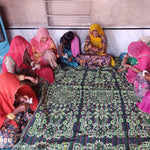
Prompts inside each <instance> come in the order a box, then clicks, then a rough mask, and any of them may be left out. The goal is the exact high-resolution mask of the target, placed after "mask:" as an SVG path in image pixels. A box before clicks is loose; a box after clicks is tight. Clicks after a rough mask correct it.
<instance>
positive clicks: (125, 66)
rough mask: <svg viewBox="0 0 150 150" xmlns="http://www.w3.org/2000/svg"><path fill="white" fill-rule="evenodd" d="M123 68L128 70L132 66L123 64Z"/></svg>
mask: <svg viewBox="0 0 150 150" xmlns="http://www.w3.org/2000/svg"><path fill="white" fill-rule="evenodd" d="M123 67H124V68H126V69H127V70H128V69H131V68H132V65H128V64H124V65H123Z"/></svg>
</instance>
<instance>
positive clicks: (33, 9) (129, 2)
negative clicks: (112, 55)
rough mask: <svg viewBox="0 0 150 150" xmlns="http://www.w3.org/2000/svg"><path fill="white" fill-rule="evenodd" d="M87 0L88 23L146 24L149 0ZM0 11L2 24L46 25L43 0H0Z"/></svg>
mask: <svg viewBox="0 0 150 150" xmlns="http://www.w3.org/2000/svg"><path fill="white" fill-rule="evenodd" d="M87 1H90V0H87ZM91 1H92V3H91V5H92V19H91V23H93V22H97V23H100V24H101V25H102V26H103V27H104V28H108V27H109V28H110V27H150V19H149V14H150V1H149V0H91ZM62 5H64V3H62ZM60 9H61V7H60ZM83 9H84V8H83ZM76 11H78V10H76ZM0 13H1V14H2V17H3V18H4V19H5V21H4V22H5V24H6V27H10V26H11V27H12V26H18V27H21V26H23V27H39V26H46V25H47V18H46V12H45V4H44V0H0Z"/></svg>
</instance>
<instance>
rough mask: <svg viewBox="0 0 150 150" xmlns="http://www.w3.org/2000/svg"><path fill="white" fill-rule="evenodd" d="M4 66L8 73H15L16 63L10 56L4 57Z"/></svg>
mask: <svg viewBox="0 0 150 150" xmlns="http://www.w3.org/2000/svg"><path fill="white" fill-rule="evenodd" d="M4 63H5V66H6V68H7V71H8V72H11V73H13V74H15V73H16V69H15V68H16V63H15V61H14V60H13V58H12V57H11V56H6V57H5V59H4Z"/></svg>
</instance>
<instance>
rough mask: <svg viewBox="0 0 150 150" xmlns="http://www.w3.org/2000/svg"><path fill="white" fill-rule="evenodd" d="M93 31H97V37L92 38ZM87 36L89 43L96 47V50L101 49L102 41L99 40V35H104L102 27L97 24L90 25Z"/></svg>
mask: <svg viewBox="0 0 150 150" xmlns="http://www.w3.org/2000/svg"><path fill="white" fill-rule="evenodd" d="M93 31H97V32H98V34H99V37H94V36H93ZM89 35H90V38H91V43H92V44H93V45H97V47H98V48H101V47H102V40H101V38H100V35H104V32H103V29H102V27H101V26H100V25H99V24H92V25H91V26H90V28H89Z"/></svg>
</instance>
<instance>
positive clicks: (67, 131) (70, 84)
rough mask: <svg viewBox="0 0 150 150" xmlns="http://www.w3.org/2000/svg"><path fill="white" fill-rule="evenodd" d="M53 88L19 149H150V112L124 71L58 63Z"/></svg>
mask: <svg viewBox="0 0 150 150" xmlns="http://www.w3.org/2000/svg"><path fill="white" fill-rule="evenodd" d="M119 60H120V59H119ZM115 61H116V65H117V66H119V65H120V63H121V61H120V62H119V64H117V60H116V59H115ZM115 67H116V66H115ZM47 89H48V90H46V91H43V94H42V95H43V96H42V97H41V101H40V104H39V105H38V108H37V110H36V113H35V114H34V115H33V117H32V119H31V121H30V123H29V124H28V126H27V128H26V131H25V132H24V134H23V135H22V136H21V140H20V141H19V143H18V144H17V145H16V146H15V148H16V149H23V148H25V149H26V148H27V149H50V150H51V149H62V150H77V149H79V150H119V149H124V150H135V149H137V150H138V149H139V150H148V149H149V146H150V137H149V131H150V123H149V117H150V116H149V114H146V113H143V112H142V111H141V110H140V109H138V108H137V105H136V103H137V102H138V101H140V98H139V97H137V96H136V95H135V91H134V87H133V85H132V84H130V83H129V82H127V80H126V78H125V74H124V73H121V74H118V73H117V72H116V71H115V69H114V68H113V67H111V66H105V67H103V68H96V69H92V68H86V67H83V66H79V67H77V68H74V67H69V66H67V67H65V68H61V67H58V68H57V70H56V72H55V82H54V84H50V85H48V87H47Z"/></svg>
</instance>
